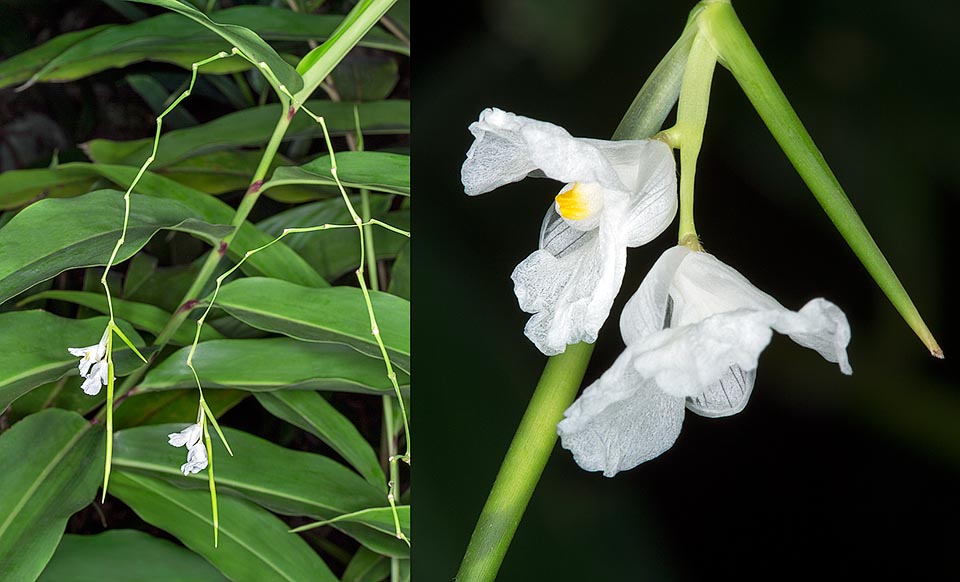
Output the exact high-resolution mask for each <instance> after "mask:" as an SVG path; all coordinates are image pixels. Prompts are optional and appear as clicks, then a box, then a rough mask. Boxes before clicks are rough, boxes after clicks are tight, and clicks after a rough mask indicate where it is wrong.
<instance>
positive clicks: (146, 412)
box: [113, 390, 250, 430]
mask: <svg viewBox="0 0 960 582" xmlns="http://www.w3.org/2000/svg"><path fill="white" fill-rule="evenodd" d="M248 396H250V393H249V392H245V391H243V390H211V391H210V392H208V393H205V394H204V397H203V399H204V400H205V401H206V403H207V406H209V407H210V410H212V411H213V414H214V416H216V417H217V418H220V417H221V416H222V415H223V414H224V413H226V412H227V411H228V410H230V409H231V408H233V407H234V406H236V405H237V404H239V403H240V402H241V401H243V399H245V398H247V397H248ZM196 413H197V393H196V392H194V391H193V390H169V391H165V392H139V391H136V392H133V393H131V395H130V396H129V397H128V398H125V399H124V400H123V402H121V403H120V405H119V406H117V409H116V411H115V412H114V413H113V423H114V425H115V426H116V427H117V429H118V430H119V429H123V428H130V427H133V426H143V425H145V424H163V423H167V422H180V421H182V420H183V419H189V418H190V417H191V416H194V415H196Z"/></svg>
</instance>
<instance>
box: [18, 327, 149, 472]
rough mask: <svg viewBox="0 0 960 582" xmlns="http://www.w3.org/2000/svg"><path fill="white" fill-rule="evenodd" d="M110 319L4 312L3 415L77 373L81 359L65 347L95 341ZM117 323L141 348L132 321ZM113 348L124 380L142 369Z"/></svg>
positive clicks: (133, 358) (132, 358)
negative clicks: (33, 393)
mask: <svg viewBox="0 0 960 582" xmlns="http://www.w3.org/2000/svg"><path fill="white" fill-rule="evenodd" d="M107 321H108V318H106V317H93V318H90V319H71V318H67V317H58V316H56V315H54V314H52V313H47V312H46V311H39V310H35V311H11V312H8V313H0V411H2V410H4V409H5V408H6V407H7V405H9V404H10V403H11V402H13V401H14V400H16V399H17V398H19V397H20V396H22V395H23V394H26V393H27V392H29V391H30V390H32V389H34V388H36V387H37V386H41V385H43V384H46V383H48V382H54V381H56V380H58V379H60V378H62V377H64V376H66V375H68V374H78V372H77V363H78V359H77V357H76V356H74V355H71V354H70V352H68V351H67V348H71V347H73V348H76V347H82V346H89V345H93V344H95V343H97V341H99V340H100V336H101V335H103V330H104V329H106V327H107ZM117 323H118V324H119V325H120V328H121V329H123V333H125V334H126V335H127V337H128V338H130V341H132V342H133V343H134V344H136V345H140V346H142V345H143V340H142V339H141V338H140V336H139V335H137V332H136V331H134V329H133V328H132V327H130V325H129V324H128V323H126V322H124V321H119V322H117ZM115 345H116V346H117V348H116V350H115V351H114V355H113V361H114V364H116V368H117V370H116V375H117V376H125V375H126V374H129V373H130V372H132V371H133V370H134V369H136V368H138V367H139V366H140V365H141V362H140V360H139V359H138V358H137V356H135V355H134V354H132V353H130V350H129V349H128V348H126V346H123V342H119V341H118V342H116V344H115ZM87 398H90V397H87ZM0 472H2V471H0Z"/></svg>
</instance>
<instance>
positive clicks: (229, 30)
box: [131, 0, 303, 93]
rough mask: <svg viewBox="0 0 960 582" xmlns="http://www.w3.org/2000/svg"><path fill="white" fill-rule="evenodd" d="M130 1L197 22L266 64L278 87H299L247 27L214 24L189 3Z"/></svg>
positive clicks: (300, 83)
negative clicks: (171, 12) (177, 14)
mask: <svg viewBox="0 0 960 582" xmlns="http://www.w3.org/2000/svg"><path fill="white" fill-rule="evenodd" d="M133 1H134V2H142V3H144V4H153V5H154V6H162V7H163V8H166V9H168V10H173V11H174V12H177V13H179V14H182V15H184V16H186V17H187V18H190V19H191V20H193V21H195V22H199V23H200V24H202V25H203V26H205V27H207V28H209V29H210V30H212V31H213V32H215V33H217V34H218V35H220V36H221V37H222V38H223V39H224V40H226V41H227V42H228V43H230V45H231V46H233V47H236V48H239V49H240V51H241V52H242V53H243V54H244V55H246V57H247V58H248V59H249V60H251V61H252V62H254V63H258V64H259V63H266V64H267V66H268V67H269V68H270V70H271V71H273V74H274V75H275V76H276V79H277V81H278V82H279V83H280V84H281V85H284V86H286V89H287V91H289V92H290V93H296V92H297V91H299V90H300V89H301V88H302V87H303V78H301V77H300V74H299V73H297V71H296V70H295V69H294V68H293V67H291V66H290V65H289V64H287V61H285V60H283V57H281V56H280V55H278V54H277V51H275V50H273V47H271V46H270V45H268V44H267V43H266V42H264V40H263V39H262V38H260V37H259V36H258V35H257V33H255V32H253V31H252V30H250V29H249V28H246V27H244V26H239V25H236V24H225V23H218V22H214V21H213V20H211V19H210V17H209V16H207V15H206V14H204V13H203V12H200V11H199V10H197V9H196V8H194V7H193V6H190V5H189V4H186V3H184V2H179V1H178V0H133ZM131 26H134V25H131ZM267 80H268V81H269V82H270V84H271V85H273V86H274V89H277V86H276V83H275V82H274V80H273V79H271V78H270V77H267Z"/></svg>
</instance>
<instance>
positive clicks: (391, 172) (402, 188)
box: [263, 152, 410, 196]
mask: <svg viewBox="0 0 960 582" xmlns="http://www.w3.org/2000/svg"><path fill="white" fill-rule="evenodd" d="M336 157H337V176H338V177H339V178H340V182H341V183H342V184H343V185H344V186H345V187H347V188H366V189H367V190H372V191H374V192H385V193H387V194H402V195H404V196H409V195H410V156H404V155H400V154H391V153H386V152H340V153H338V154H336ZM330 168H331V164H330V156H321V157H319V158H317V159H315V160H312V161H310V162H307V163H306V164H303V165H302V166H296V167H283V168H277V170H276V171H275V172H274V173H273V177H272V178H271V179H270V181H269V182H267V183H266V184H264V185H263V188H264V189H265V190H267V189H269V188H272V187H274V186H282V185H285V184H309V185H314V186H336V185H337V182H336V180H334V178H333V175H332V174H331V173H330Z"/></svg>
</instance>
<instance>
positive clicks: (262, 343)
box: [140, 304, 408, 394]
mask: <svg viewBox="0 0 960 582" xmlns="http://www.w3.org/2000/svg"><path fill="white" fill-rule="evenodd" d="M361 305H362V304H361ZM189 351H190V350H189V348H182V349H180V350H179V351H177V352H175V353H174V354H173V355H171V356H170V357H169V358H167V359H166V360H164V361H162V362H161V363H160V364H158V365H157V367H155V368H154V369H152V370H150V372H149V373H148V374H147V376H146V378H144V380H143V382H141V383H140V389H141V390H171V389H175V388H192V387H195V386H196V382H195V381H194V378H193V374H192V373H191V372H190V369H189V368H187V367H186V362H187V354H188V353H189ZM193 361H194V364H195V365H196V367H197V373H198V374H199V375H200V380H201V382H203V385H204V386H205V387H209V388H239V389H241V390H248V391H251V392H261V391H263V392H270V391H273V390H280V389H284V390H333V391H338V392H359V393H366V394H389V393H392V390H391V388H390V382H389V381H388V380H387V378H386V377H385V376H384V373H383V362H382V361H379V360H376V359H374V358H370V357H368V356H366V355H364V354H362V353H360V352H357V351H356V350H353V349H351V348H350V347H348V346H345V345H337V344H330V343H309V342H302V341H297V340H294V339H290V338H267V339H227V340H214V341H207V342H203V343H202V344H200V345H199V347H197V352H196V354H195V355H194V357H193ZM279 362H282V363H283V365H279V364H278V363H279ZM399 381H400V384H401V385H404V384H405V383H406V382H408V380H407V379H406V378H405V377H401V378H399Z"/></svg>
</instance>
